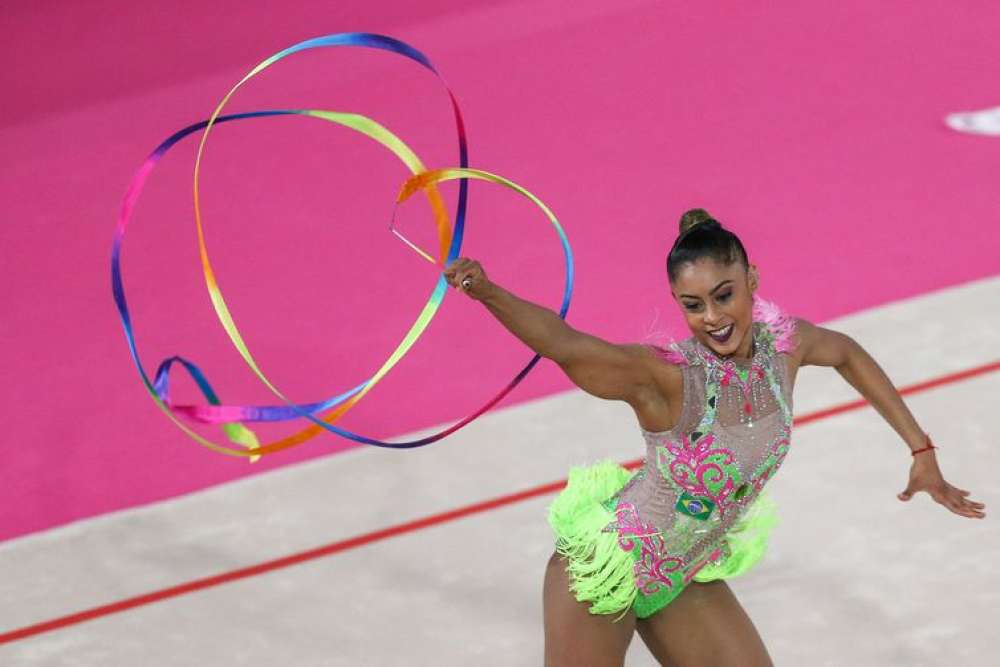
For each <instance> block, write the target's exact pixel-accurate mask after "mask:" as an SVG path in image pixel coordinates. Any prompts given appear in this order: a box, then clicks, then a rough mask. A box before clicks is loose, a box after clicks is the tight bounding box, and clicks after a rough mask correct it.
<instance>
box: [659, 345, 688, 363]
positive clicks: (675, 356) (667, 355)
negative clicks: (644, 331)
mask: <svg viewBox="0 0 1000 667" xmlns="http://www.w3.org/2000/svg"><path fill="white" fill-rule="evenodd" d="M653 349H654V350H656V353H657V354H658V355H660V358H661V359H663V360H664V361H666V362H667V363H671V364H674V365H675V366H687V365H688V364H689V363H690V362H689V361H688V358H687V356H686V355H685V354H684V353H683V352H681V349H680V347H678V345H677V342H676V341H670V345H669V346H667V347H660V346H659V345H654V346H653Z"/></svg>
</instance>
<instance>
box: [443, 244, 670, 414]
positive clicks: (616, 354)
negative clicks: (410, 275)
mask: <svg viewBox="0 0 1000 667" xmlns="http://www.w3.org/2000/svg"><path fill="white" fill-rule="evenodd" d="M444 273H445V277H446V278H447V279H448V282H449V284H451V285H452V286H453V287H456V288H458V289H460V290H462V291H463V292H465V293H466V294H468V295H469V296H470V297H472V298H473V299H476V300H478V301H480V302H482V304H483V305H484V306H486V308H487V309H488V310H489V311H490V312H491V313H492V314H493V315H494V316H495V317H496V318H497V320H499V321H500V323H501V324H503V325H504V327H506V328H507V329H508V330H509V331H510V332H511V333H513V334H514V335H515V336H517V337H518V338H519V339H521V341H522V342H523V343H524V344H525V345H527V346H528V347H530V348H531V349H532V350H534V351H535V352H536V353H537V354H539V355H541V356H543V357H546V358H547V359H551V360H553V361H555V362H556V363H557V364H559V366H560V367H561V368H562V369H563V371H564V372H565V373H566V375H568V376H569V378H570V379H571V380H572V381H573V383H574V384H576V385H577V386H578V387H580V388H581V389H583V390H584V391H586V392H587V393H589V394H593V395H595V396H599V397H601V398H608V399H615V400H623V401H626V402H628V403H630V404H632V405H633V406H635V405H636V404H637V403H642V402H643V401H646V400H648V397H647V396H646V394H647V393H650V392H651V391H652V387H653V378H652V371H651V364H650V363H649V359H650V353H649V351H648V350H647V349H646V348H645V347H644V346H642V345H616V344H613V343H609V342H608V341H605V340H602V339H600V338H597V337H595V336H591V335H589V334H586V333H583V332H581V331H577V330H576V329H574V328H573V327H571V326H570V325H569V324H567V323H566V322H565V321H563V320H562V318H560V317H559V316H558V315H557V314H556V313H554V312H553V311H551V310H549V309H548V308H544V307H542V306H539V305H537V304H534V303H531V302H530V301H526V300H524V299H522V298H520V297H519V296H517V295H515V294H513V293H511V292H509V291H507V290H506V289H504V288H503V287H501V286H500V285H497V284H496V283H494V282H492V281H490V280H489V278H487V276H486V273H485V271H484V270H483V268H482V265H480V263H479V262H477V261H475V260H471V259H467V258H459V259H456V260H455V261H454V262H452V263H451V264H449V265H448V267H447V268H446V269H445V272H444Z"/></svg>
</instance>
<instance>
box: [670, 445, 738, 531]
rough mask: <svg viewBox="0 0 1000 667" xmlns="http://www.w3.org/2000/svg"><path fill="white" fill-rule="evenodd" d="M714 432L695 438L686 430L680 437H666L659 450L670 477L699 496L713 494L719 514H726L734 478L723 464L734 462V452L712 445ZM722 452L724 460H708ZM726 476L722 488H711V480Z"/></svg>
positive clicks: (711, 495) (709, 496)
mask: <svg viewBox="0 0 1000 667" xmlns="http://www.w3.org/2000/svg"><path fill="white" fill-rule="evenodd" d="M714 442H715V434H714V433H707V434H705V435H703V436H701V437H700V438H698V439H697V440H696V441H695V442H692V441H691V439H690V438H689V437H688V436H687V434H686V433H685V434H683V435H681V438H680V440H667V441H666V442H664V443H663V446H662V448H660V449H659V450H658V455H659V466H660V469H661V470H662V469H663V468H664V466H666V468H667V470H669V471H670V477H671V478H672V479H673V480H674V482H675V483H676V484H677V485H678V486H679V487H681V488H682V489H684V490H686V491H688V492H689V493H691V494H693V495H697V496H705V497H707V498H711V499H712V501H714V502H715V506H716V507H717V508H718V510H719V516H720V517H722V518H724V517H725V516H726V510H727V509H728V507H729V503H728V500H729V494H731V493H732V492H733V478H732V477H730V476H729V475H727V474H726V472H725V471H724V470H723V469H722V465H729V464H731V463H732V462H733V460H734V458H735V454H734V453H733V451H732V450H730V449H726V448H725V447H716V448H714V449H713V448H712V444H713V443H714ZM671 455H672V456H671ZM710 456H712V457H718V456H721V457H722V458H721V461H706V459H707V458H708V457H710ZM722 479H725V482H724V483H723V485H722V488H721V489H719V490H718V491H716V492H713V491H711V490H710V489H709V484H713V483H717V482H719V481H721V480H722Z"/></svg>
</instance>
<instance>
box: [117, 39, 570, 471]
mask: <svg viewBox="0 0 1000 667" xmlns="http://www.w3.org/2000/svg"><path fill="white" fill-rule="evenodd" d="M325 46H362V47H368V48H376V49H382V50H386V51H390V52H393V53H397V54H399V55H402V56H405V57H407V58H410V59H412V60H415V61H416V62H418V63H420V64H421V65H423V66H424V67H425V68H427V69H429V70H430V71H431V72H433V73H434V74H435V75H437V76H438V78H439V79H441V76H440V74H438V72H437V70H436V69H435V68H434V66H433V65H432V64H431V63H430V61H429V60H428V59H427V57H426V56H424V55H423V54H422V53H420V52H419V51H417V50H416V49H414V48H413V47H411V46H409V45H407V44H405V43H403V42H400V41H399V40H396V39H393V38H391V37H385V36H381V35H374V34H370V33H339V34H334V35H326V36H323V37H318V38H315V39H310V40H306V41H304V42H300V43H299V44H296V45H293V46H291V47H289V48H287V49H285V50H284V51H281V52H279V53H277V54H275V55H273V56H271V57H270V58H268V59H267V60H264V61H263V62H261V63H260V64H259V65H257V66H256V67H255V68H254V69H253V70H251V71H250V73H248V74H247V75H246V76H244V77H243V79H241V80H240V81H239V82H238V83H237V84H236V85H235V86H233V88H232V89H231V90H230V91H229V92H228V93H227V94H226V96H225V97H224V98H223V99H222V101H221V102H220V103H219V105H218V106H217V107H216V109H215V111H214V112H213V113H212V115H211V117H210V118H209V120H207V121H202V122H200V123H196V124H194V125H190V126H188V127H186V128H184V129H182V130H180V131H178V132H176V133H174V134H173V135H171V136H170V137H168V138H167V139H166V140H165V141H164V142H163V143H161V144H160V145H159V146H158V147H157V148H156V149H155V150H154V151H153V152H152V153H151V154H150V155H149V157H148V158H147V159H146V161H145V162H144V163H143V165H142V166H141V167H140V168H139V170H138V172H137V173H136V175H135V177H134V178H133V180H132V182H131V184H130V185H129V188H128V190H127V192H126V194H125V197H124V199H123V200H122V208H121V212H120V214H119V218H118V224H117V226H116V229H115V234H114V238H113V241H112V252H111V287H112V294H113V296H114V299H115V303H116V305H117V307H118V312H119V316H120V318H121V321H122V326H123V328H124V330H125V338H126V341H127V343H128V346H129V351H130V352H131V355H132V360H133V362H134V363H135V366H136V368H137V369H138V371H139V376H140V378H141V380H142V382H143V385H144V386H145V387H146V390H147V391H148V392H149V394H150V396H151V397H152V398H153V400H154V402H155V403H156V404H157V406H158V407H159V408H160V409H161V410H162V411H163V412H164V414H166V415H167V416H168V417H169V418H170V419H171V420H172V421H173V422H174V423H175V424H176V425H177V426H178V427H179V428H180V429H181V430H182V431H183V432H184V433H185V434H187V435H188V436H189V437H191V438H192V439H194V440H195V441H197V442H198V443H199V444H201V445H203V446H205V447H207V448H209V449H211V450H213V451H216V452H219V453H223V454H227V455H231V456H240V457H248V458H250V460H251V461H254V460H257V459H258V458H259V457H260V456H262V455H266V454H272V453H275V452H278V451H281V450H283V449H288V448H289V447H293V446H295V445H298V444H301V443H302V442H305V441H306V440H309V439H310V438H312V437H315V436H316V435H318V434H319V433H321V432H322V431H323V430H327V431H330V432H332V433H336V434H337V435H340V436H343V437H345V438H348V439H351V440H354V441H356V442H361V443H364V444H370V445H375V446H378V447H390V448H397V449H407V448H413V447H420V446H423V445H427V444H430V443H432V442H436V441H437V440H440V439H442V438H444V437H446V436H448V435H450V434H451V433H454V432H455V431H457V430H459V429H460V428H462V427H463V426H465V425H466V424H468V423H469V422H471V421H473V420H474V419H476V418H477V417H479V416H480V415H482V414H483V413H484V412H486V411H487V410H489V409H490V408H491V407H493V406H494V405H495V404H496V403H497V402H498V401H500V400H501V399H502V398H503V397H504V396H506V395H507V394H508V393H509V392H510V391H511V390H512V389H513V388H514V387H515V386H517V384H518V383H520V382H521V380H522V379H523V378H524V377H525V376H526V375H527V374H528V372H529V371H530V370H531V369H532V368H533V367H534V366H535V364H536V363H538V361H539V359H540V357H539V356H538V355H535V356H534V357H533V358H532V359H531V361H529V362H528V364H527V365H526V366H525V367H524V368H523V369H522V370H521V371H520V372H519V373H518V374H517V375H516V376H515V377H514V379H513V380H512V381H511V382H510V384H508V385H507V386H506V387H505V388H504V389H503V390H502V391H501V392H500V393H499V394H497V395H496V396H495V397H493V398H492V399H490V400H489V401H488V402H487V403H486V404H485V405H483V406H482V407H481V408H479V409H478V410H476V411H475V412H474V413H473V414H471V415H470V416H468V417H465V418H464V419H462V420H460V421H459V422H457V423H455V424H453V425H452V426H450V427H448V428H446V429H444V430H442V431H440V432H438V433H435V434H433V435H430V436H427V437H425V438H421V439H419V440H413V441H407V442H398V443H391V442H384V441H381V440H377V439H374V438H370V437H367V436H363V435H359V434H357V433H353V432H351V431H348V430H346V429H343V428H340V427H337V426H334V425H333V423H334V422H336V421H337V420H338V419H340V417H342V416H343V415H344V414H345V413H346V412H347V411H349V410H350V409H351V408H352V407H353V406H354V405H356V404H357V403H358V401H360V400H361V398H363V397H364V396H365V395H366V394H367V393H368V392H369V391H370V390H371V389H372V387H374V386H375V384H377V383H378V382H379V380H381V379H382V378H383V377H384V376H385V375H386V373H388V372H389V370H391V369H392V367H393V366H395V364H396V363H398V362H399V360H400V359H402V357H403V356H404V355H405V354H406V352H407V351H409V349H410V348H411V347H412V346H413V344H414V343H415V342H416V340H417V339H418V338H419V337H420V335H421V334H422V333H423V332H424V330H426V328H427V325H428V324H429V323H430V321H431V319H432V318H433V317H434V315H435V314H436V312H437V310H438V308H439V307H440V305H441V302H442V300H443V298H444V294H445V293H446V291H447V286H448V284H447V281H446V280H445V278H444V275H443V274H442V275H440V276H439V277H438V280H437V283H436V284H435V286H434V290H433V292H432V293H431V296H430V298H429V299H428V302H427V304H426V305H425V306H424V307H423V309H422V310H421V312H420V314H419V316H418V317H417V320H416V321H415V322H414V323H413V325H411V327H410V329H409V331H408V332H407V333H406V335H405V336H404V338H403V340H402V342H401V343H400V344H399V345H398V346H397V347H396V349H395V350H394V351H393V352H392V354H391V355H390V356H389V358H388V359H387V360H386V361H385V362H384V363H383V365H382V366H381V367H380V368H379V369H378V370H377V371H376V372H375V374H374V375H372V377H371V378H369V379H368V380H366V381H365V382H363V383H361V384H359V385H357V386H356V387H354V388H352V389H350V390H348V391H346V392H344V393H342V394H340V395H338V396H335V397H333V398H330V399H327V400H325V401H322V402H318V403H310V404H305V405H298V404H296V403H294V402H293V401H291V400H290V399H288V398H287V397H286V396H285V395H284V394H283V393H282V392H281V391H279V390H278V389H277V387H275V386H274V385H273V384H272V383H271V382H270V381H269V380H268V379H267V377H266V376H265V375H264V373H263V371H261V369H260V368H259V366H258V365H257V363H256V361H255V360H254V359H253V356H252V355H251V353H250V350H249V348H248V347H247V346H246V344H245V343H244V341H243V338H242V336H241V335H240V332H239V330H238V329H237V327H236V323H235V321H234V320H233V318H232V315H231V314H230V312H229V309H228V308H227V306H226V303H225V300H224V299H223V296H222V292H221V290H220V289H219V286H218V283H217V282H216V279H215V274H214V271H213V270H212V267H211V263H210V262H209V258H208V250H207V248H206V245H205V238H204V230H203V225H202V216H201V210H200V207H199V173H200V165H201V159H202V155H203V152H204V147H205V144H206V142H207V139H208V135H209V132H210V131H211V129H212V127H213V126H214V125H215V124H217V123H227V122H231V121H236V120H244V119H247V118H266V117H275V116H289V115H295V116H308V117H314V118H319V119H322V120H326V121H329V122H333V123H336V124H339V125H342V126H344V127H348V128H350V129H353V130H355V131H357V132H360V133H362V134H364V135H365V136H368V137H369V138H371V139H373V140H375V141H377V142H379V143H381V144H382V145H383V146H385V147H386V148H388V149H389V150H391V151H392V152H393V153H394V154H395V155H396V156H397V157H399V158H400V160H401V161H402V162H403V163H404V164H405V165H406V166H407V167H408V168H409V169H410V171H411V172H412V173H413V176H411V177H410V178H409V179H408V180H407V181H406V182H405V183H404V185H403V187H402V189H401V191H400V194H399V196H398V198H397V202H396V206H397V208H398V206H399V204H401V203H402V202H404V201H405V200H406V199H408V198H409V197H410V196H412V194H413V193H414V192H416V191H417V190H418V189H420V190H424V192H425V194H426V196H427V198H428V202H429V203H430V205H431V209H432V211H433V213H434V216H435V221H436V223H437V229H438V240H439V243H440V259H439V261H438V262H434V260H433V258H432V257H431V256H430V255H429V254H427V253H425V252H423V251H422V250H420V249H419V248H417V247H416V246H415V245H413V244H412V243H410V242H409V241H408V240H407V239H405V237H403V236H402V235H400V234H399V233H398V232H397V231H396V230H395V228H394V226H390V229H391V230H392V231H393V233H395V234H396V235H397V236H399V237H400V238H401V239H402V240H403V241H405V242H406V243H407V244H408V245H409V246H410V247H411V248H413V249H414V250H416V251H417V252H418V253H420V254H421V255H422V256H423V257H425V258H426V259H428V260H429V261H432V262H434V263H439V264H440V265H441V266H442V267H444V266H447V264H448V263H449V262H451V261H452V260H454V259H455V258H457V257H458V256H459V253H460V250H461V244H462V238H463V234H464V228H465V211H466V204H467V200H468V188H467V179H478V180H485V181H489V182H492V183H495V184H498V185H502V186H504V187H507V188H510V189H512V190H514V191H515V192H517V193H518V194H520V195H522V196H524V197H526V198H527V199H529V200H530V201H532V202H533V203H534V204H535V205H536V206H538V207H539V208H540V209H541V210H542V211H543V213H545V215H546V217H547V218H548V219H549V222H550V223H551V224H552V225H553V227H554V228H555V230H556V232H557V234H558V235H559V239H560V242H561V244H562V250H563V256H564V259H565V265H566V276H565V284H564V289H563V298H562V304H561V306H560V309H559V315H560V317H563V318H565V316H566V312H567V311H568V309H569V304H570V299H571V297H572V289H573V255H572V251H571V249H570V247H569V242H568V240H567V238H566V234H565V232H564V231H563V229H562V227H561V226H560V225H559V222H558V220H557V219H556V217H555V215H554V214H553V213H552V211H551V210H549V208H548V207H547V206H545V204H543V203H542V202H541V201H540V200H539V199H538V198H537V197H535V196H534V195H532V194H531V193H530V192H528V191H527V190H525V189H524V188H522V187H520V186H519V185H517V184H515V183H513V182H511V181H509V180H507V179H505V178H503V177H501V176H497V175H495V174H491V173H489V172H485V171H481V170H476V169H469V168H468V151H467V146H466V139H465V130H464V123H463V120H462V115H461V112H460V110H459V108H458V103H457V101H456V99H455V96H454V94H453V93H452V92H451V90H450V89H449V88H448V87H447V85H445V89H446V91H447V92H448V95H449V98H450V100H451V104H452V109H453V111H454V114H455V123H456V127H457V130H458V140H459V160H460V165H461V167H459V168H450V169H439V170H435V171H428V170H426V168H425V167H424V165H423V163H422V162H421V161H420V159H419V158H418V157H417V156H416V154H415V153H413V151H412V150H410V148H409V147H408V146H406V144H405V143H404V142H403V141H402V140H401V139H399V138H398V137H396V136H395V135H393V134H392V133H391V132H390V131H389V130H387V129H386V128H384V127H382V126H381V125H379V124H378V123H376V122H375V121H373V120H371V119H369V118H366V117H364V116H361V115H358V114H348V113H339V112H333V111H322V110H316V109H284V110H280V109H279V110H268V111H251V112H245V113H238V114H230V115H221V113H222V109H223V107H224V106H225V105H226V103H227V102H228V101H229V99H230V98H231V97H232V95H233V94H234V93H235V92H236V90H237V89H239V88H240V87H241V86H242V85H243V84H244V83H246V82H247V81H248V80H249V79H250V78H252V77H253V76H255V75H256V74H258V73H259V72H261V71H262V70H264V69H265V68H267V67H269V66H270V65H272V64H274V63H275V62H277V61H278V60H281V59H282V58H284V57H286V56H288V55H291V54H293V53H296V52H298V51H302V50H306V49H312V48H319V47H325ZM441 81H442V83H444V81H443V79H441ZM201 129H204V132H203V134H202V138H201V143H200V145H199V148H198V155H197V158H196V160H195V168H194V202H195V225H196V227H197V232H198V247H199V252H200V256H201V261H202V270H203V273H204V276H205V283H206V286H207V288H208V292H209V296H210V298H211V300H212V305H213V307H214V308H215V311H216V315H217V316H218V318H219V321H220V322H221V323H222V325H223V327H224V328H225V330H226V333H227V334H228V335H229V337H230V340H232V342H233V344H234V346H235V347H236V349H237V351H238V352H239V353H240V355H241V356H242V357H243V359H244V361H245V362H246V363H247V365H248V366H250V369H251V370H252V371H253V372H254V373H255V374H256V375H257V377H258V378H260V380H261V381H262V382H263V383H264V384H265V386H267V387H268V389H269V390H270V391H271V392H272V393H274V394H275V395H276V396H278V397H279V398H280V399H281V400H283V401H284V402H285V403H286V404H287V405H282V406H248V405H236V406H231V405H222V404H221V402H220V400H219V398H218V396H217V395H216V393H215V391H214V390H213V389H212V387H211V384H210V383H209V382H208V379H207V377H206V376H205V374H204V373H203V372H202V371H201V370H200V369H199V368H198V367H197V366H196V365H195V364H193V363H192V362H190V361H188V360H186V359H183V358H181V357H176V356H175V357H171V358H169V359H166V360H164V361H163V362H162V363H161V364H160V366H159V368H158V369H157V372H156V376H155V379H154V380H153V381H150V379H149V377H148V375H147V374H146V371H145V369H144V368H143V366H142V363H141V361H140V359H139V353H138V349H137V347H136V344H135V337H134V334H133V331H132V324H131V317H130V316H129V311H128V306H127V302H126V299H125V290H124V284H123V281H122V277H121V265H120V254H121V245H122V242H123V239H124V235H125V230H126V228H127V226H128V223H129V221H130V219H131V215H132V211H133V209H134V207H135V203H136V201H137V199H138V197H139V194H140V193H141V192H142V189H143V187H144V185H145V182H146V180H147V178H148V177H149V174H150V173H151V171H152V170H153V168H154V167H155V166H156V165H157V163H158V162H159V161H160V159H161V158H162V157H163V155H164V154H165V153H166V152H167V151H168V150H169V149H170V148H171V147H172V146H173V145H174V144H176V143H177V142H178V141H180V140H181V139H183V138H184V137H186V136H188V135H190V134H192V133H194V132H196V131H198V130H201ZM454 179H459V180H460V184H459V195H458V206H457V211H456V218H455V228H454V231H453V230H452V229H451V228H450V226H449V220H448V214H447V210H446V208H445V206H444V203H443V202H442V200H441V197H440V194H439V193H438V191H437V189H436V187H435V186H436V184H437V183H440V182H442V181H447V180H454ZM393 220H395V213H394V215H393ZM174 363H179V364H180V365H181V366H182V367H183V368H184V369H185V370H187V372H188V373H189V374H190V375H191V377H192V379H194V381H195V383H196V384H197V385H198V388H199V389H200V390H201V392H202V394H203V395H204V396H205V399H206V400H207V401H208V403H209V405H203V406H186V405H173V404H172V403H171V401H170V397H169V373H170V369H171V367H172V366H173V364H174ZM331 408H335V409H333V411H332V412H330V413H329V414H326V415H323V416H322V417H317V416H315V414H314V413H318V412H324V411H326V410H329V409H331ZM178 415H184V416H186V417H188V418H190V419H193V420H195V421H199V422H203V423H219V424H221V425H222V427H223V429H224V431H225V433H226V436H227V437H228V438H229V440H230V441H232V442H234V443H237V444H239V445H241V446H243V447H244V448H245V449H237V448H233V447H230V446H228V445H224V444H219V443H215V442H212V441H210V440H208V439H206V438H204V437H202V436H201V435H200V434H198V433H196V432H195V431H193V430H192V429H191V428H190V427H189V426H188V425H187V424H185V423H184V422H183V421H181V419H180V418H179V417H178ZM298 417H305V418H306V419H309V420H310V421H312V422H313V425H312V426H309V427H307V428H305V429H304V430H302V431H300V432H298V433H295V434H293V435H291V436H288V437H286V438H283V439H281V440H277V441H274V442H270V443H266V444H263V445H262V444H260V443H259V442H258V440H257V437H256V435H255V434H254V432H253V431H251V430H250V429H248V428H247V427H245V426H243V424H242V422H250V421H283V420H287V419H294V418H298Z"/></svg>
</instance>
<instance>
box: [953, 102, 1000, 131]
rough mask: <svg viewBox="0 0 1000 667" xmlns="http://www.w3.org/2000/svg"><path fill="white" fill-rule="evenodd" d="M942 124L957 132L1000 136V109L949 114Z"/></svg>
mask: <svg viewBox="0 0 1000 667" xmlns="http://www.w3.org/2000/svg"><path fill="white" fill-rule="evenodd" d="M944 122H945V125H947V126H948V127H950V128H951V129H953V130H957V131H959V132H967V133H969V134H992V135H995V136H1000V107H993V108H992V109H982V110H980V111H959V112H956V113H951V114H948V115H947V116H945V118H944Z"/></svg>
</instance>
